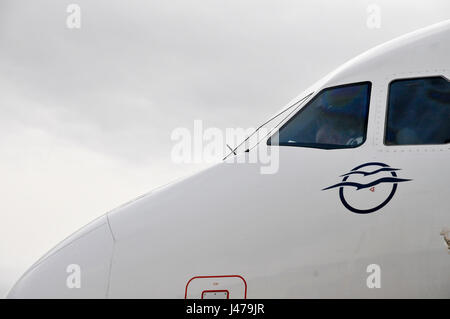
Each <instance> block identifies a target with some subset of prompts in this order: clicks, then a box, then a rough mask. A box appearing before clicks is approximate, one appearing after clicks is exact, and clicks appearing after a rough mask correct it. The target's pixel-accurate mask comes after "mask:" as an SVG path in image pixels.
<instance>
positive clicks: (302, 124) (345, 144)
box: [267, 82, 371, 149]
mask: <svg viewBox="0 0 450 319" xmlns="http://www.w3.org/2000/svg"><path fill="white" fill-rule="evenodd" d="M370 88H371V83H370V82H362V83H355V84H348V85H342V86H336V87H331V88H327V89H325V90H322V91H321V92H320V93H318V94H317V96H316V97H314V98H313V99H312V100H311V101H310V102H309V103H308V104H307V105H305V106H304V107H303V108H302V109H301V110H300V111H299V112H298V113H297V114H295V115H294V116H293V117H292V118H291V119H290V120H289V121H288V122H286V123H285V124H284V125H283V126H282V127H281V128H280V129H279V131H278V132H277V133H275V134H274V135H272V136H271V137H270V138H269V139H268V141H267V144H268V145H282V146H300V147H313V148H321V149H335V148H353V147H358V146H359V145H361V144H363V143H364V141H365V139H366V130H367V118H368V113H369V100H370Z"/></svg>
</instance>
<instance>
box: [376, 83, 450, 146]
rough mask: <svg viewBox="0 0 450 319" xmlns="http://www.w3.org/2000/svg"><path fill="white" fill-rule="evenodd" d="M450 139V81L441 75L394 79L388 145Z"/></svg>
mask: <svg viewBox="0 0 450 319" xmlns="http://www.w3.org/2000/svg"><path fill="white" fill-rule="evenodd" d="M449 142H450V82H449V81H448V80H447V79H445V78H443V77H438V76H436V77H426V78H415V79H402V80H395V81H392V82H391V83H390V85H389V96H388V108H387V115H386V127H385V134H384V144H386V145H430V144H446V143H449Z"/></svg>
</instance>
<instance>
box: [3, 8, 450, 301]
mask: <svg viewBox="0 0 450 319" xmlns="http://www.w3.org/2000/svg"><path fill="white" fill-rule="evenodd" d="M70 3H76V4H78V5H79V6H80V7H81V28H80V29H68V28H67V27H66V18H67V16H68V15H69V14H68V13H66V8H67V6H68V5H69V4H70ZM372 3H375V4H377V5H378V6H379V7H380V9H381V28H379V29H369V28H368V27H367V25H366V21H367V18H368V15H369V14H368V13H367V11H366V9H367V6H368V5H369V4H372ZM448 18H450V1H448V0H433V1H425V0H421V1H418V0H415V1H414V0H405V1H400V0H398V1H392V0H377V1H366V0H353V1H350V0H347V1H344V0H342V1H336V0H327V1H325V0H314V1H303V0H295V1H294V0H289V1H288V0H272V1H266V0H264V1H262V0H251V1H250V0H246V1H242V0H202V1H198V0H195V1H193V0H189V1H187V0H180V1H179V0H169V1H168V0H160V1H156V0H148V1H142V0H140V1H138V0H131V1H130V0H128V1H124V0H122V1H112V0H95V1H94V0H78V1H75V0H74V1H61V0H52V1H48V0H40V1H32V0H30V1H24V0H11V1H7V0H0V87H1V90H0V194H1V201H0V217H1V219H0V297H1V296H5V294H6V293H7V291H8V290H9V289H10V287H11V286H12V284H13V283H14V282H15V281H16V280H17V279H18V277H19V276H20V275H21V274H22V273H23V272H24V271H25V270H26V269H27V268H28V267H29V266H30V265H31V264H32V263H33V262H34V261H36V259H38V258H39V257H40V256H41V255H43V254H44V253H45V252H46V251H47V250H49V249H50V248H51V247H52V246H54V245H55V244H57V243H58V242H59V241H61V240H62V239H63V238H65V237H66V236H67V235H69V234H70V233H72V232H73V231H75V230H76V229H78V228H79V227H81V226H83V225H84V224H86V223H88V222H89V221H90V220H92V219H94V218H95V217H97V216H99V215H101V214H103V213H105V212H107V211H108V210H111V209H112V208H114V207H116V206H118V205H120V204H122V203H123V202H125V201H128V200H130V199H132V198H134V197H136V196H138V195H140V194H143V193H145V192H148V191H149V190H151V189H152V188H155V187H157V186H159V185H162V184H165V183H167V182H169V181H172V180H173V179H176V178H178V177H182V176H185V175H187V174H190V173H192V172H195V171H197V170H199V169H201V168H203V167H205V165H204V164H196V165H194V164H192V165H187V164H184V165H181V164H174V163H173V162H172V161H171V158H170V152H171V148H172V146H173V145H174V142H172V141H171V139H170V135H171V132H172V130H173V129H175V128H177V127H187V128H190V129H191V128H192V127H193V121H194V120H195V119H201V120H203V121H204V123H205V125H207V126H211V127H218V128H222V129H223V128H226V127H230V128H233V127H244V128H246V127H255V126H256V125H257V124H258V123H260V122H261V121H263V120H264V119H266V118H267V117H268V116H270V115H272V114H273V113H274V112H276V111H277V110H278V109H280V107H282V106H283V105H284V104H285V103H287V102H288V101H289V100H290V99H291V98H293V97H295V96H296V95H298V94H299V93H300V92H301V91H302V90H303V89H305V88H306V87H308V86H309V85H310V84H312V83H313V82H315V81H316V80H318V79H320V78H321V77H322V76H324V75H325V74H326V73H328V72H329V71H332V70H333V69H334V68H335V67H337V66H339V65H340V64H342V63H343V62H345V61H346V60H348V59H350V58H352V57H353V56H355V55H357V54H359V53H361V52H363V51H365V50H367V49H369V48H371V47H372V46H374V45H377V44H380V43H382V42H384V41H387V40H390V39H392V38H394V37H396V36H400V35H402V34H404V33H406V32H410V31H413V30H415V29H418V28H421V27H424V26H427V25H430V24H433V23H435V22H439V21H442V20H445V19H448Z"/></svg>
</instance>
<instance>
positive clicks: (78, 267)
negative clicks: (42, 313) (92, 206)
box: [8, 215, 114, 298]
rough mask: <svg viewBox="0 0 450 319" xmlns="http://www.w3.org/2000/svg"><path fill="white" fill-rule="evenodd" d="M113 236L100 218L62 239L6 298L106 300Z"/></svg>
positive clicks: (103, 219) (106, 224)
mask: <svg viewBox="0 0 450 319" xmlns="http://www.w3.org/2000/svg"><path fill="white" fill-rule="evenodd" d="M113 246H114V237H113V234H112V232H111V229H110V227H109V223H108V219H107V216H106V215H105V216H102V217H100V218H98V219H96V220H95V221H93V222H91V223H90V224H88V225H87V226H85V227H84V228H82V229H80V230H79V231H77V232H75V233H74V234H73V235H71V236H70V237H68V238H67V239H65V240H64V241H63V242H61V243H60V244H59V245H57V246H56V247H55V248H53V249H52V250H50V251H49V252H48V253H47V254H46V255H44V256H43V257H42V258H41V259H39V260H38V261H37V262H36V263H35V264H34V265H33V266H31V267H30V269H29V270H28V271H27V272H26V273H25V274H24V275H23V276H22V277H21V278H20V280H19V281H18V282H17V283H16V284H15V286H14V287H13V288H12V289H11V291H10V292H9V294H8V298H105V297H107V294H108V285H109V276H110V271H111V265H112V252H113Z"/></svg>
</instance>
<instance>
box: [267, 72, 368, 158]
mask: <svg viewBox="0 0 450 319" xmlns="http://www.w3.org/2000/svg"><path fill="white" fill-rule="evenodd" d="M362 84H367V85H368V90H367V116H366V120H365V122H364V138H363V141H362V143H361V144H358V145H335V144H319V145H322V146H321V147H319V146H312V144H311V146H308V145H306V144H305V145H295V144H290V145H279V144H271V139H272V137H273V136H274V135H276V134H278V133H279V132H280V131H281V130H282V129H283V128H284V127H285V126H286V125H288V124H289V123H290V122H291V121H292V120H293V119H294V118H296V117H297V116H299V115H301V113H302V112H303V111H304V110H305V109H306V108H307V107H308V106H309V105H310V104H311V103H313V102H314V101H315V100H316V99H317V98H318V97H319V96H320V95H321V94H322V93H323V92H325V91H329V90H333V89H339V88H343V87H348V86H355V85H362ZM371 99H372V82H371V81H361V82H353V83H346V84H340V85H335V86H329V87H326V88H323V89H321V90H320V91H318V92H317V94H315V95H314V97H313V98H312V99H311V100H309V101H308V103H307V104H305V105H304V106H303V107H302V108H301V109H300V110H298V112H296V113H295V114H294V115H292V116H291V117H290V118H289V120H287V121H286V123H284V124H283V125H282V126H281V127H280V128H279V129H278V130H277V131H276V132H275V133H274V134H272V135H271V136H270V137H269V138H268V139H267V141H266V144H267V145H268V146H278V147H280V146H286V147H302V148H315V149H320V150H342V149H354V148H358V147H361V146H362V145H364V144H365V143H366V140H367V129H368V124H369V115H370V104H371Z"/></svg>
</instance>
